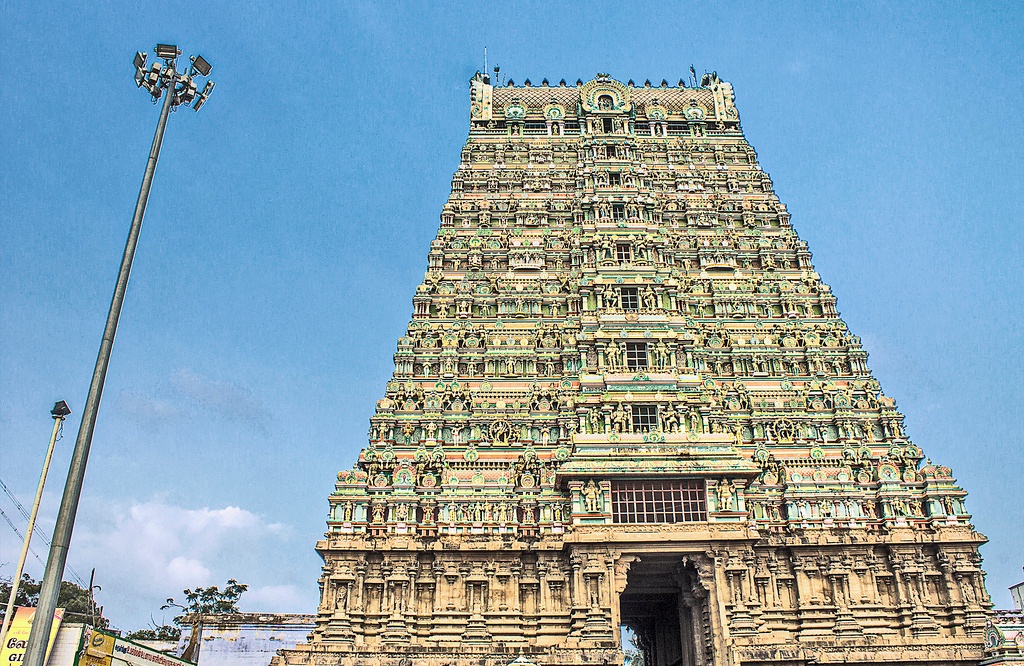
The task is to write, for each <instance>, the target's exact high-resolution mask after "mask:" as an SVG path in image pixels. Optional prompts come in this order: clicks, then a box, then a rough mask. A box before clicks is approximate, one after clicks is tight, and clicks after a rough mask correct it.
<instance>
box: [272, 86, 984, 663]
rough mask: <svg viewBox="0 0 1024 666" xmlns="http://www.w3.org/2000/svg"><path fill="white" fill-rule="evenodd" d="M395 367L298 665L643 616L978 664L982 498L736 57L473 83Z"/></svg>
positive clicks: (680, 644) (571, 640)
mask: <svg viewBox="0 0 1024 666" xmlns="http://www.w3.org/2000/svg"><path fill="white" fill-rule="evenodd" d="M395 368H396V369H395V374H394V378H393V380H392V381H391V382H389V383H388V385H387V388H386V390H385V395H384V397H383V398H382V399H381V400H380V401H379V402H378V403H377V411H376V414H375V415H374V416H373V417H372V419H371V427H370V441H369V445H368V446H367V448H366V449H364V450H363V451H362V453H361V454H360V457H359V460H358V463H357V464H356V466H355V468H354V469H352V470H348V471H342V472H340V473H339V474H338V483H337V488H336V490H335V492H334V493H333V494H332V495H331V497H330V505H331V508H330V518H329V521H328V524H329V530H328V532H327V534H326V535H325V538H324V540H323V541H321V542H319V543H318V544H317V550H318V551H319V552H320V553H321V554H322V555H323V557H324V561H325V565H324V570H323V576H322V578H321V585H322V590H323V595H322V603H321V605H320V609H319V615H318V619H317V625H316V629H315V630H314V632H313V634H312V636H311V640H310V642H309V643H308V644H305V645H300V646H298V647H297V648H296V649H295V650H292V651H286V652H284V653H283V654H282V657H280V660H281V661H282V662H283V663H287V664H292V665H314V664H315V665H325V666H326V665H331V666H342V665H349V664H365V665H374V666H378V665H379V666H385V665H387V666H399V665H402V666H411V665H422V666H427V665H434V664H436V665H441V664H445V665H448V664H459V665H462V664H466V665H468V664H474V665H480V666H497V665H498V664H502V665H504V664H507V663H509V662H511V661H512V660H513V659H516V658H517V657H520V656H521V658H522V659H523V660H530V661H532V662H534V663H536V664H543V665H546V666H555V665H557V664H584V663H621V662H622V660H623V655H622V654H621V652H620V651H619V639H620V625H623V624H624V625H627V626H629V627H631V628H632V629H633V630H634V631H635V632H636V633H637V635H638V636H639V638H640V640H641V642H642V643H643V644H644V646H645V649H646V650H647V652H646V657H647V663H648V665H649V666H654V665H655V664H670V663H681V664H687V665H690V666H695V665H697V664H702V665H703V664H716V665H721V666H724V665H727V664H741V663H742V664H768V663H774V664H806V663H869V662H871V663H877V662H882V663H928V664H933V665H937V664H967V663H976V662H977V660H978V659H980V658H981V653H982V643H983V634H984V629H985V624H986V620H987V617H988V613H989V607H990V603H989V599H988V596H987V594H986V592H985V588H984V582H983V573H982V571H981V568H980V558H979V556H978V546H979V545H980V544H982V543H984V537H982V536H981V535H979V534H978V533H977V532H975V531H974V530H973V528H972V526H971V524H970V516H969V515H968V514H967V512H966V509H965V506H964V498H965V493H964V492H963V490H962V489H961V488H960V487H958V486H957V484H956V482H955V480H954V479H953V477H952V472H951V471H950V470H949V468H947V467H943V466H941V465H937V464H933V463H931V462H930V461H926V460H924V456H923V453H922V451H921V449H920V448H918V447H917V446H916V445H915V444H913V443H912V442H911V441H910V439H909V438H908V436H907V434H906V432H905V431H904V427H903V417H902V415H901V414H900V413H899V412H898V411H897V409H896V405H895V402H894V401H893V400H892V399H891V398H889V397H887V396H885V395H884V394H883V393H882V392H881V389H880V387H879V384H878V382H877V381H876V380H875V379H874V377H872V375H871V373H870V371H869V370H868V367H867V353H866V352H865V351H864V350H863V349H862V348H861V345H860V339H859V338H857V336H855V335H854V334H853V333H851V332H850V331H849V330H848V329H847V327H846V325H845V324H844V323H843V321H842V320H841V319H840V318H839V315H838V312H837V311H836V299H835V297H834V296H833V295H832V293H831V290H830V289H829V287H828V285H826V284H825V283H823V282H822V281H821V279H820V277H819V275H818V274H817V273H816V272H815V271H814V268H813V266H812V264H811V255H810V253H809V251H808V249H807V245H806V243H804V242H803V241H801V240H800V239H799V237H798V236H797V235H796V232H795V231H794V230H793V228H792V226H791V224H790V217H789V214H788V213H787V211H786V207H785V206H784V205H783V204H782V203H781V202H780V201H779V200H778V198H777V197H776V196H775V194H774V192H773V190H772V182H771V179H770V178H769V176H768V174H766V173H764V172H763V171H762V170H761V169H760V167H759V166H758V164H757V159H756V154H755V152H754V150H753V149H752V148H751V147H750V145H749V144H748V143H747V142H746V140H745V138H744V136H743V134H742V132H741V130H740V126H739V117H738V114H737V111H736V108H735V106H734V100H733V92H732V88H731V86H730V85H729V84H728V83H725V82H723V81H721V80H719V78H718V77H717V75H710V76H706V77H705V78H704V80H703V81H702V82H701V86H700V87H696V88H685V87H679V88H671V87H668V86H667V84H663V85H662V86H661V87H653V86H651V85H649V84H646V85H644V86H643V87H637V86H634V85H632V84H628V85H624V84H622V83H620V82H618V81H615V80H613V79H611V78H609V77H607V76H604V75H599V76H598V77H596V78H595V79H594V80H591V81H588V82H587V83H580V84H578V85H576V86H574V87H569V86H565V85H559V86H557V87H551V86H548V85H546V83H545V84H544V85H541V86H526V87H492V86H491V85H489V82H488V80H487V78H486V77H484V76H482V75H477V76H476V77H474V79H473V81H472V82H471V129H470V135H469V140H468V141H467V143H466V146H465V147H464V148H463V150H462V161H461V164H460V165H459V169H458V171H457V172H456V174H455V176H454V178H453V180H452V194H451V197H450V199H449V201H448V203H447V204H445V206H444V210H443V212H442V214H441V227H440V231H439V233H438V235H437V239H436V240H434V241H433V242H432V243H431V247H430V252H429V256H428V272H427V274H426V277H425V279H424V281H423V284H422V285H420V287H419V288H418V289H417V290H416V294H415V296H414V298H413V318H412V321H411V323H410V324H409V329H408V332H407V334H406V335H404V336H403V337H402V338H401V339H400V340H399V342H398V351H397V353H396V354H395ZM520 663H522V662H520Z"/></svg>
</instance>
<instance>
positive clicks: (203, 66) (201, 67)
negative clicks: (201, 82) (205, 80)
mask: <svg viewBox="0 0 1024 666" xmlns="http://www.w3.org/2000/svg"><path fill="white" fill-rule="evenodd" d="M192 69H193V70H194V71H195V72H197V73H198V74H199V75H200V76H209V75H210V70H212V69H213V65H211V64H210V63H208V62H206V58H204V57H203V56H201V55H194V56H192Z"/></svg>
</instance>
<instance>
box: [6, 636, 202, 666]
mask: <svg viewBox="0 0 1024 666" xmlns="http://www.w3.org/2000/svg"><path fill="white" fill-rule="evenodd" d="M0 666H4V665H3V664H0ZM78 666H193V664H192V663H191V662H188V661H185V660H184V659H179V658H178V657H174V656H171V655H168V654H164V653H163V652H159V651H157V650H154V649H152V648H148V647H146V646H145V645H141V644H139V643H135V642H133V641H129V640H125V639H123V638H121V637H119V636H114V635H112V634H108V633H106V632H104V631H102V630H100V629H92V631H91V632H90V633H89V635H88V636H87V638H86V643H85V655H84V656H83V657H82V658H81V659H80V660H79V661H78Z"/></svg>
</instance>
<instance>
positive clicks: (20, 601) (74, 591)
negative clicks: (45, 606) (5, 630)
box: [0, 574, 110, 629]
mask: <svg viewBox="0 0 1024 666" xmlns="http://www.w3.org/2000/svg"><path fill="white" fill-rule="evenodd" d="M11 587H12V585H11V581H10V580H4V581H0V613H2V609H3V608H6V607H7V600H8V599H10V598H11ZM40 587H42V583H40V582H39V581H36V580H34V579H33V578H32V577H31V576H29V575H28V574H24V575H22V577H21V584H20V585H18V596H17V597H15V599H14V603H15V604H16V605H18V606H32V607H34V606H36V605H37V604H38V603H39V588H40ZM57 608H63V609H64V620H65V621H68V622H84V623H87V624H92V623H93V622H95V625H94V626H96V627H99V628H101V629H105V628H107V627H108V626H109V625H110V620H108V619H107V618H105V617H103V609H102V608H100V607H99V606H97V605H96V602H95V601H94V600H92V599H90V598H89V590H86V589H83V588H81V587H79V586H78V585H75V584H74V583H72V582H71V581H67V580H65V581H62V582H61V584H60V592H59V593H58V594H57Z"/></svg>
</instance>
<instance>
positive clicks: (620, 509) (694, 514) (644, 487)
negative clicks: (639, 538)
mask: <svg viewBox="0 0 1024 666" xmlns="http://www.w3.org/2000/svg"><path fill="white" fill-rule="evenodd" d="M707 519H708V509H707V498H706V491H705V487H704V482H703V481H701V480H688V481H682V480H674V481H612V520H613V521H614V522H616V523H694V522H701V521H705V520H707Z"/></svg>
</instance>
